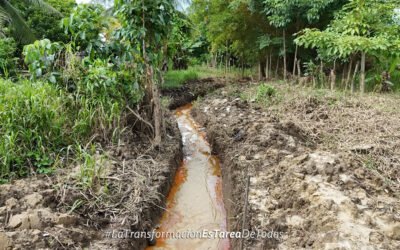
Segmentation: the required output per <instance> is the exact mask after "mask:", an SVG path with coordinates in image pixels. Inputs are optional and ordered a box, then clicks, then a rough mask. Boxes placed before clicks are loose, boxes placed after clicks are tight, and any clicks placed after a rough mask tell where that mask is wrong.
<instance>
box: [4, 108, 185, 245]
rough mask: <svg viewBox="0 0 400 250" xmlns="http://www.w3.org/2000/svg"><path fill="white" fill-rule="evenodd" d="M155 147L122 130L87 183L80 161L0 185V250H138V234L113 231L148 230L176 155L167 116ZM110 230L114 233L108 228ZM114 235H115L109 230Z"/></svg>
mask: <svg viewBox="0 0 400 250" xmlns="http://www.w3.org/2000/svg"><path fill="white" fill-rule="evenodd" d="M166 128H167V136H166V138H165V139H164V140H163V144H162V145H161V146H160V147H159V149H154V148H152V147H151V142H150V141H149V139H148V138H144V137H143V138H142V137H140V136H139V135H135V134H134V133H130V132H126V135H125V137H124V138H125V140H124V141H120V142H119V146H118V147H113V148H108V149H107V151H106V152H104V153H103V154H102V155H106V159H105V160H102V161H101V162H97V161H100V156H99V157H95V159H96V166H98V167H99V169H101V173H100V170H99V172H97V173H96V174H97V177H96V178H95V179H94V180H93V183H92V185H91V187H90V188H87V187H85V186H83V183H84V182H85V180H82V179H81V173H82V171H84V170H83V169H82V167H81V166H79V165H77V166H75V167H74V166H72V167H66V168H64V169H59V170H57V172H56V173H54V174H53V175H50V176H44V175H40V176H32V177H30V178H26V179H21V180H15V181H13V182H11V183H9V184H5V185H1V186H0V250H3V249H143V248H144V247H145V246H146V244H147V242H146V240H144V239H130V238H129V237H126V236H125V234H123V235H121V233H120V232H125V230H129V231H149V230H153V229H154V227H155V224H156V223H157V221H158V219H159V217H160V215H161V213H162V207H163V206H164V204H165V197H166V195H167V193H168V191H169V189H170V185H171V183H172V181H173V177H174V175H175V171H176V169H177V167H178V166H179V164H180V162H181V160H182V152H181V148H182V147H181V137H180V133H179V130H178V127H177V124H176V121H175V120H174V119H173V118H172V116H171V115H168V118H167V121H166ZM113 230H114V231H113ZM112 232H114V235H113V234H112Z"/></svg>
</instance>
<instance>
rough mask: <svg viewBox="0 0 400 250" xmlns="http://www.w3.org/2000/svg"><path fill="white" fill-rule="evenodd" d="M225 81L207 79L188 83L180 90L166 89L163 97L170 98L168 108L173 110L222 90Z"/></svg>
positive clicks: (163, 91)
mask: <svg viewBox="0 0 400 250" xmlns="http://www.w3.org/2000/svg"><path fill="white" fill-rule="evenodd" d="M223 81H224V80H223V79H214V78H205V79H199V80H193V81H188V82H187V83H185V84H184V85H183V86H182V87H180V88H174V89H164V90H162V95H163V96H164V97H168V98H170V103H169V105H168V108H169V109H171V110H173V109H176V108H179V107H182V106H184V105H185V104H188V103H191V102H192V101H194V100H196V99H197V98H198V97H202V96H205V95H206V94H208V93H210V92H211V91H213V90H216V89H219V88H222V87H223V86H224V85H225V84H224V83H223Z"/></svg>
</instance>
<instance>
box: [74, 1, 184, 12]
mask: <svg viewBox="0 0 400 250" xmlns="http://www.w3.org/2000/svg"><path fill="white" fill-rule="evenodd" d="M178 1H179V2H180V5H179V7H180V8H182V9H183V10H186V9H187V7H189V2H190V1H187V0H178ZM76 2H77V3H90V2H91V0H76Z"/></svg>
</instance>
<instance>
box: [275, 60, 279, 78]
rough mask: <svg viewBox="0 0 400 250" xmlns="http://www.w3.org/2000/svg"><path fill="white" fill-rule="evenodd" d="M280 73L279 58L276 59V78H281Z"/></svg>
mask: <svg viewBox="0 0 400 250" xmlns="http://www.w3.org/2000/svg"><path fill="white" fill-rule="evenodd" d="M278 72H279V56H278V57H277V58H276V70H275V77H276V78H278V77H279V75H278Z"/></svg>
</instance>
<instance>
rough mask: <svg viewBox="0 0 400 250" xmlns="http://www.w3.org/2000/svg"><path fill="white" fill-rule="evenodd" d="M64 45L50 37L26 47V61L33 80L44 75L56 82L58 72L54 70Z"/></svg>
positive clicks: (24, 52)
mask: <svg viewBox="0 0 400 250" xmlns="http://www.w3.org/2000/svg"><path fill="white" fill-rule="evenodd" d="M61 48H62V46H61V45H60V44H59V43H52V42H50V40H48V39H44V40H40V41H36V42H35V43H33V44H29V45H26V46H25V47H24V51H23V54H24V56H25V63H26V64H27V65H28V68H29V72H30V73H31V78H32V80H36V79H38V78H41V77H44V78H45V79H48V80H49V81H50V82H51V83H56V81H57V80H56V76H57V72H53V70H54V66H55V62H56V59H57V54H59V53H60V50H61Z"/></svg>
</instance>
